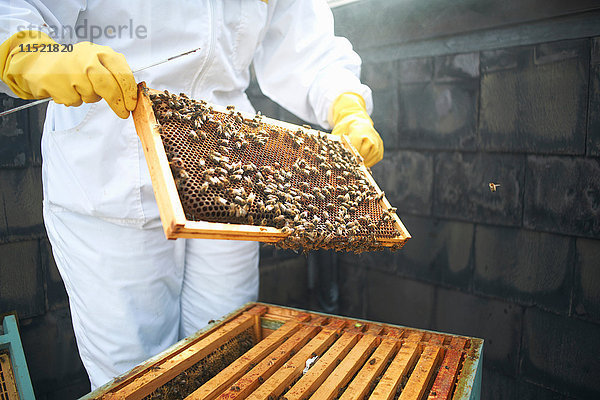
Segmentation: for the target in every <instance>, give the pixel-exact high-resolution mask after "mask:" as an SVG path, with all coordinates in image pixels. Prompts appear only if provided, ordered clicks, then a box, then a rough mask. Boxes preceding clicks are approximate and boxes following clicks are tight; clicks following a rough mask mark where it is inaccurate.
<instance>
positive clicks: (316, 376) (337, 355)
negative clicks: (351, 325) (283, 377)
mask: <svg viewBox="0 0 600 400" xmlns="http://www.w3.org/2000/svg"><path fill="white" fill-rule="evenodd" d="M359 338H360V333H359V332H357V331H346V332H344V333H343V334H342V336H341V337H340V338H339V339H338V340H337V341H336V342H335V343H334V345H333V346H331V348H330V349H329V350H327V352H326V353H325V354H324V355H323V357H321V358H319V359H318V360H317V362H316V363H315V364H314V365H313V366H312V367H311V368H310V369H309V370H308V372H307V373H306V374H304V375H303V376H302V378H300V380H299V381H298V382H296V383H295V384H294V386H292V388H291V389H290V390H289V391H288V392H287V393H286V394H285V396H284V397H285V399H286V400H300V399H304V398H306V397H308V396H309V395H310V394H311V393H313V392H315V391H316V390H317V388H318V387H319V386H321V384H322V383H323V382H324V381H325V379H326V378H327V377H328V376H329V374H330V373H331V371H333V370H334V368H335V367H336V366H337V365H338V364H339V363H340V362H341V361H342V359H343V358H344V357H345V356H346V354H348V352H350V350H351V349H352V348H353V347H354V345H355V344H356V342H358V339H359Z"/></svg>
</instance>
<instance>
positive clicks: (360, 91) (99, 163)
mask: <svg viewBox="0 0 600 400" xmlns="http://www.w3.org/2000/svg"><path fill="white" fill-rule="evenodd" d="M0 21H1V22H0V35H1V36H0V42H1V43H2V45H1V46H0V67H1V68H0V72H1V80H2V83H1V88H2V90H3V91H4V92H5V93H7V94H9V95H11V96H18V97H20V98H23V99H39V98H45V97H52V99H53V100H54V102H51V103H50V104H49V106H48V111H47V113H46V120H45V123H44V133H43V137H42V158H43V166H42V180H43V193H44V205H43V206H44V221H45V225H46V229H47V232H48V236H49V238H50V242H51V244H52V251H53V254H54V258H55V260H56V264H57V266H58V269H59V271H60V273H61V276H62V278H63V280H64V283H65V287H66V289H67V293H68V295H69V302H70V307H71V315H72V319H73V327H74V330H75V335H76V338H77V345H78V348H79V353H80V356H81V359H82V361H83V364H84V365H85V368H86V370H87V372H88V374H89V376H90V380H91V384H92V387H93V388H95V387H98V386H100V385H102V384H104V383H105V382H107V381H109V380H110V379H111V378H113V377H115V376H117V375H119V374H121V373H123V372H125V371H127V370H129V369H131V368H132V367H133V366H135V365H137V364H138V363H140V362H142V361H144V360H146V359H148V358H149V357H151V356H153V355H155V354H157V353H158V352H160V351H162V350H164V349H165V348H167V347H168V346H170V345H172V344H173V343H175V342H176V341H178V340H179V339H181V338H183V337H186V336H188V335H190V334H192V333H194V332H195V331H196V330H198V329H199V328H201V327H203V326H204V325H206V323H207V322H208V321H209V320H211V319H215V318H218V317H220V316H222V315H224V314H226V313H228V312H230V311H232V310H233V309H235V308H237V307H239V306H240V305H242V304H243V303H245V302H247V301H251V300H255V299H256V298H257V290H258V244H257V243H256V242H242V241H219V240H197V239H194V240H184V239H179V240H176V241H168V240H166V239H165V237H164V233H163V230H162V227H161V223H160V219H159V213H158V208H157V205H156V202H155V199H154V195H153V192H152V186H151V182H150V176H149V172H148V169H147V166H146V162H145V159H144V155H143V151H142V148H141V145H140V141H139V140H138V137H137V136H136V132H135V128H134V124H133V121H132V118H129V115H130V111H131V110H133V109H134V107H135V104H136V82H141V81H146V83H147V85H148V86H149V87H151V88H155V89H161V90H164V89H168V90H169V91H171V92H173V93H180V92H183V93H186V94H187V95H189V96H190V97H192V98H195V99H204V100H206V101H208V102H211V103H215V104H220V105H228V104H233V105H235V106H236V107H237V108H238V109H239V110H243V111H248V112H254V110H253V108H252V105H251V104H250V102H249V101H248V98H247V97H246V95H245V93H244V91H245V90H246V88H247V87H248V84H249V81H250V68H249V67H250V64H251V63H253V64H254V70H255V71H256V77H257V80H258V82H259V84H260V87H261V89H262V91H263V92H264V93H265V94H266V95H267V96H269V97H270V98H271V99H273V100H274V101H276V102H277V103H279V104H280V105H282V106H283V107H285V108H287V109H288V110H290V111H291V112H293V113H294V114H296V115H298V116H299V117H300V118H302V119H304V120H307V121H310V122H311V123H316V124H319V125H321V126H322V127H324V128H326V129H329V128H333V132H334V133H339V134H347V135H348V136H349V138H350V140H351V142H352V143H353V144H354V146H355V147H357V149H358V150H359V151H360V153H361V154H362V155H363V157H364V158H365V160H366V162H367V164H368V165H372V164H374V163H376V162H377V161H379V160H380V159H381V157H382V155H383V143H382V141H381V139H380V138H379V135H378V134H377V132H376V131H375V130H374V129H373V123H372V121H371V119H370V118H369V116H368V111H370V110H371V107H372V106H371V102H372V100H371V92H370V89H369V88H368V87H366V86H365V85H362V84H361V82H360V80H359V78H358V76H359V73H360V64H361V61H360V58H359V57H358V55H357V54H356V53H354V52H353V50H352V47H351V45H350V43H349V42H348V41H347V40H346V39H344V38H339V37H334V34H333V18H332V14H331V11H330V10H329V8H328V6H327V5H326V3H325V0H320V1H318V0H310V1H309V0H269V1H267V0H262V1H261V0H237V1H235V0H227V1H215V0H196V1H177V2H167V1H156V0H152V1H148V0H144V1H142V0H133V1H116V0H115V1H110V0H104V1H103V0H97V1H92V0H90V1H83V0H80V1H78V0H71V1H64V0H62V1H61V0H46V1H39V0H31V1H27V2H26V1H22V0H10V1H8V0H1V1H0ZM196 48H200V49H201V50H200V51H197V52H195V53H192V54H190V55H187V56H185V57H180V58H177V59H175V60H172V61H170V62H168V63H165V64H162V65H158V66H155V67H152V68H150V69H147V70H144V71H142V72H139V73H136V74H135V76H134V75H132V72H131V70H132V69H133V70H135V69H137V68H140V67H143V66H146V65H149V64H152V63H154V62H156V61H158V60H162V59H166V58H168V57H171V56H173V55H177V54H180V53H183V52H186V51H189V50H192V49H196ZM102 99H103V101H101V100H102Z"/></svg>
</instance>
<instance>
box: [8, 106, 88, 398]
mask: <svg viewBox="0 0 600 400" xmlns="http://www.w3.org/2000/svg"><path fill="white" fill-rule="evenodd" d="M22 103H23V102H22V101H20V100H15V99H12V98H9V97H7V96H4V95H2V96H1V97H0V108H1V109H2V110H5V109H9V108H12V107H16V106H18V105H20V104H22ZM44 111H45V108H44V107H39V106H38V108H32V109H29V110H27V111H21V112H19V113H16V114H13V115H11V116H9V117H5V118H0V314H3V313H6V312H12V311H16V312H17V314H18V317H19V329H20V333H21V340H22V342H23V348H24V351H25V358H26V360H27V363H28V367H29V372H30V376H31V379H32V383H33V387H34V391H35V394H36V398H37V399H38V400H53V399H57V400H58V399H60V400H63V399H72V398H77V397H79V396H81V395H82V394H84V393H87V392H88V391H89V382H88V379H87V374H86V373H85V370H84V369H83V365H82V363H81V360H80V358H79V354H78V352H77V347H76V344H75V336H74V334H73V328H72V326H71V316H70V312H69V303H68V299H67V295H66V292H65V288H64V285H63V282H62V279H61V278H60V274H59V273H58V270H57V268H56V265H55V264H54V259H53V258H52V252H51V249H50V244H49V243H48V239H47V237H46V232H45V230H44V225H43V220H42V178H41V154H40V138H41V123H42V122H43V115H44Z"/></svg>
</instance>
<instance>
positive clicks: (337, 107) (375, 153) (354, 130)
mask: <svg viewBox="0 0 600 400" xmlns="http://www.w3.org/2000/svg"><path fill="white" fill-rule="evenodd" d="M329 123H330V124H331V125H332V126H333V131H332V132H331V133H333V134H336V135H348V139H349V140H350V143H352V145H353V146H354V147H355V148H356V150H358V152H359V153H360V155H361V156H362V157H363V158H364V160H365V165H366V166H367V167H371V166H373V165H375V164H376V163H378V162H379V161H381V159H382V158H383V141H382V140H381V138H380V137H379V134H378V133H377V131H376V130H375V128H373V120H372V119H371V118H370V117H369V114H367V107H366V106H365V100H364V99H363V98H362V97H361V96H360V95H358V94H356V93H351V92H348V93H343V94H341V95H339V96H338V98H337V99H335V101H334V102H333V104H332V105H331V110H330V113H329Z"/></svg>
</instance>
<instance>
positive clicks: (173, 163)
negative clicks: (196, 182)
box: [169, 157, 184, 171]
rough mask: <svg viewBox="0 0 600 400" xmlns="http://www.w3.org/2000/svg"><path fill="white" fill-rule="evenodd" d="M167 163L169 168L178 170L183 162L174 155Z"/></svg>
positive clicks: (182, 165)
mask: <svg viewBox="0 0 600 400" xmlns="http://www.w3.org/2000/svg"><path fill="white" fill-rule="evenodd" d="M169 165H170V166H171V169H173V170H174V171H178V170H180V169H182V168H183V167H184V162H183V160H182V159H181V158H179V157H174V158H173V159H171V161H169Z"/></svg>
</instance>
